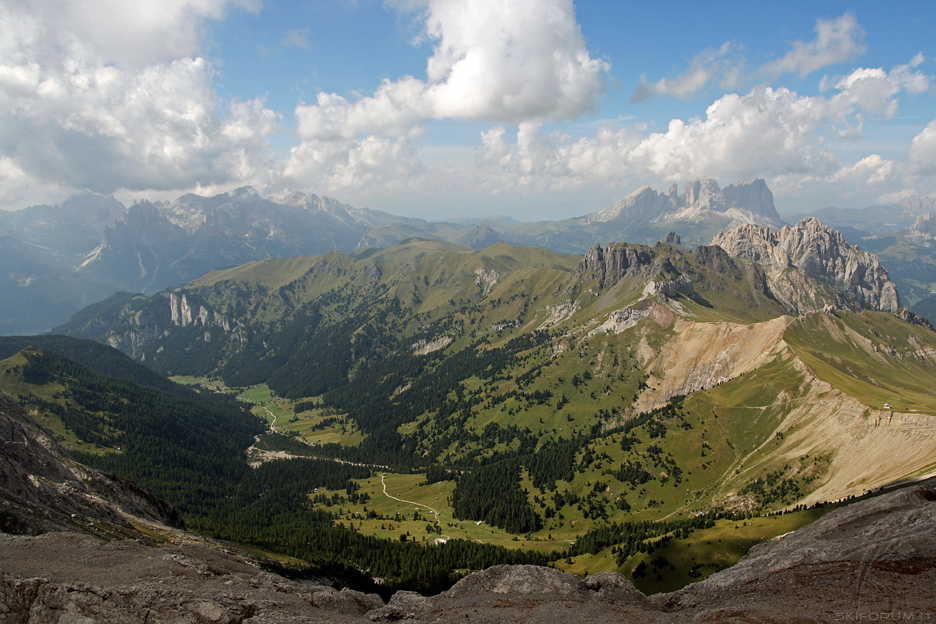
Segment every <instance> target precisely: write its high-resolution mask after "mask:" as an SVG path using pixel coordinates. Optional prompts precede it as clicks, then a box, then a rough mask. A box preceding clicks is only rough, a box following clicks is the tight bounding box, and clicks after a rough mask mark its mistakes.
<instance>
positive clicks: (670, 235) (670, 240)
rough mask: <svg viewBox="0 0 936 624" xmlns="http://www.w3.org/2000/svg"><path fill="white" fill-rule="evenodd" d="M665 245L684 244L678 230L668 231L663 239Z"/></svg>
mask: <svg viewBox="0 0 936 624" xmlns="http://www.w3.org/2000/svg"><path fill="white" fill-rule="evenodd" d="M661 242H662V243H663V244H664V245H682V239H681V238H679V234H677V233H676V232H667V234H666V236H664V237H663V240H662V241H661Z"/></svg>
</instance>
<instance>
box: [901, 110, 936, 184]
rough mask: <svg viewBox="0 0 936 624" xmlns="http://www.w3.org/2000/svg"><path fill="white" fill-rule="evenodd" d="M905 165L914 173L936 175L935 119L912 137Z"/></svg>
mask: <svg viewBox="0 0 936 624" xmlns="http://www.w3.org/2000/svg"><path fill="white" fill-rule="evenodd" d="M907 166H908V168H909V170H910V172H911V173H914V174H918V175H936V119H934V120H933V121H931V122H929V124H928V125H927V126H926V128H924V129H923V131H922V132H920V133H919V134H918V135H916V136H915V137H913V140H912V141H911V142H910V148H909V149H908V150H907Z"/></svg>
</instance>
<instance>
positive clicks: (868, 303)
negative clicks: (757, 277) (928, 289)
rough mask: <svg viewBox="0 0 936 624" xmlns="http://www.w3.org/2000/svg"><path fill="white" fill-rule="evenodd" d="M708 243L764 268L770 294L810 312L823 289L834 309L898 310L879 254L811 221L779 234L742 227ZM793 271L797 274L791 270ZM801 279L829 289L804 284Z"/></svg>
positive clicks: (787, 227)
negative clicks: (793, 269)
mask: <svg viewBox="0 0 936 624" xmlns="http://www.w3.org/2000/svg"><path fill="white" fill-rule="evenodd" d="M712 244H713V245H717V246H719V247H721V248H722V249H724V250H725V251H727V252H728V253H729V254H731V255H732V256H734V257H736V258H741V259H746V260H750V261H752V262H755V263H757V264H759V265H760V266H761V267H763V268H764V269H766V271H767V281H768V284H769V286H770V289H771V291H772V292H773V293H774V294H775V295H776V296H777V298H778V299H780V300H781V301H784V302H785V303H787V304H788V305H789V306H791V307H792V308H794V309H797V310H800V311H802V310H804V309H809V308H810V307H811V303H813V302H815V301H816V300H817V299H818V298H819V294H820V293H819V291H820V290H823V291H826V293H827V297H830V298H831V299H833V300H834V301H835V303H836V307H849V306H850V305H860V306H862V307H870V308H872V309H876V310H883V311H886V312H894V311H896V310H897V309H898V308H899V307H900V299H899V297H898V295H897V288H896V286H894V284H893V282H891V281H890V278H889V277H888V275H887V271H886V270H885V269H884V267H883V266H882V265H881V262H880V261H879V260H878V258H877V256H875V255H874V254H872V253H869V252H866V251H862V250H860V249H858V248H857V247H852V246H851V245H849V244H848V243H847V242H845V239H844V237H842V235H841V234H840V233H839V232H838V231H836V230H834V229H832V228H830V227H827V226H825V225H823V224H822V223H821V222H820V221H819V220H818V219H816V218H814V217H807V218H805V219H803V220H802V221H800V222H799V223H797V224H796V225H795V226H793V227H790V226H784V227H783V228H781V229H779V230H773V229H771V228H768V227H765V226H759V225H753V224H746V225H742V226H740V227H737V228H735V229H733V230H730V231H727V232H723V233H720V234H718V235H716V236H715V238H714V239H713V240H712ZM791 267H795V268H797V269H800V272H799V273H797V272H792V271H789V270H788V269H789V268H791ZM803 275H806V276H809V277H812V278H814V279H815V280H817V281H818V283H819V284H825V285H828V287H829V288H828V289H825V288H816V286H815V285H807V284H806V283H805V282H804V281H803V280H802V279H801V278H802V276H803ZM833 293H834V294H833Z"/></svg>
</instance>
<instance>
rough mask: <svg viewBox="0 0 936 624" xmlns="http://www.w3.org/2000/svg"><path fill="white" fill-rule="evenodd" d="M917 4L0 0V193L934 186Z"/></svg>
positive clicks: (551, 196)
mask: <svg viewBox="0 0 936 624" xmlns="http://www.w3.org/2000/svg"><path fill="white" fill-rule="evenodd" d="M934 25H936V3H933V2H924V1H914V2H910V1H905V2H899V1H898V2H888V3H882V2H820V3H817V2H788V3H784V4H782V5H779V4H774V3H761V2H706V3H699V2H667V3H652V4H651V3H647V2H608V1H600V0H583V1H581V2H576V3H573V2H571V0H473V1H472V2H464V1H462V0H386V1H379V0H356V1H354V0H346V1H337V0H334V1H333V0H318V1H311V2H283V1H273V0H267V1H265V2H261V0H167V1H165V2H158V3H157V2H153V1H152V0H88V1H87V2H84V3H81V4H80V6H79V5H78V3H75V2H73V1H70V0H34V1H31V2H29V3H24V2H21V1H19V0H0V32H2V33H4V34H3V35H2V36H0V207H3V208H6V209H17V208H22V207H24V206H27V205H31V204H35V203H58V202H60V201H61V200H62V199H64V198H65V197H67V196H68V195H70V194H72V193H74V192H76V191H80V190H83V189H90V190H93V191H96V192H102V193H113V194H114V195H115V196H117V197H118V198H120V199H122V200H124V201H127V202H129V201H133V200H135V199H140V198H149V199H174V198H175V197H176V196H178V195H179V194H181V193H184V192H190V191H192V192H198V193H200V194H213V193H216V192H223V191H227V190H230V189H233V188H235V187H238V186H243V185H253V186H255V187H256V188H257V189H258V190H259V191H260V192H261V193H263V194H268V195H275V194H277V193H283V192H287V191H291V190H301V191H305V192H311V193H316V194H319V195H328V196H330V197H335V198H336V199H339V200H341V201H345V202H348V203H351V204H353V205H356V206H362V207H363V206H366V207H370V208H375V209H382V210H387V211H389V212H393V213H396V214H405V215H412V216H419V217H424V218H429V219H443V218H452V219H454V218H462V217H469V216H480V215H491V214H506V215H511V216H514V217H516V218H518V219H524V220H529V219H540V218H543V219H555V218H562V217H570V216H577V215H581V214H584V213H586V212H590V211H594V210H600V209H601V208H603V207H604V206H606V205H608V204H610V203H612V202H614V201H616V200H617V199H619V198H621V197H623V196H624V195H626V194H627V193H629V192H632V191H634V190H636V189H637V188H639V187H641V186H643V185H645V184H649V185H651V186H653V187H655V188H658V189H665V188H667V187H669V186H670V185H671V184H674V183H676V184H678V185H680V186H681V185H682V184H684V183H685V182H687V181H689V180H692V179H696V178H700V177H712V178H715V179H716V180H718V181H719V182H720V183H721V184H723V185H725V184H728V183H730V182H732V181H735V180H737V179H742V178H750V177H762V178H765V179H766V180H767V181H768V184H769V185H770V187H771V189H772V190H773V191H774V194H775V197H776V201H777V206H778V208H779V209H780V210H781V212H788V213H795V212H804V211H808V210H812V209H816V208H820V207H823V206H827V205H838V206H842V207H856V208H857V207H863V206H866V205H870V204H872V203H876V202H886V201H893V200H894V199H895V198H898V197H900V196H901V195H903V194H907V193H918V194H921V195H933V194H934V193H936V99H934V95H936V86H934V85H936V81H934V79H933V75H934V73H936V60H934V57H936V49H934V45H933V43H932V40H933V36H932V31H933V27H934Z"/></svg>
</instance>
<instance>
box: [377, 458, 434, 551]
mask: <svg viewBox="0 0 936 624" xmlns="http://www.w3.org/2000/svg"><path fill="white" fill-rule="evenodd" d="M386 476H387V475H386V473H382V474H381V475H380V485H382V486H383V493H384V496H386V497H387V498H392V499H393V500H395V501H397V502H400V503H409V504H410V505H415V506H417V507H422V508H424V509H428V510H429V511H431V512H432V513H433V514H434V515H435V523H436V526H438V527H439V528H440V529H441V528H442V522H441V521H440V520H439V515H440V514H439V512H438V511H436V510H435V509H433V508H432V507H430V506H429V505H424V504H422V503H417V502H416V501H411V500H405V499H402V498H397V497H396V496H394V495H393V494H390V493H389V492H387V482H386V481H384V477H386ZM439 537H443V538H445V539H450V538H449V536H448V535H440V536H439Z"/></svg>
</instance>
